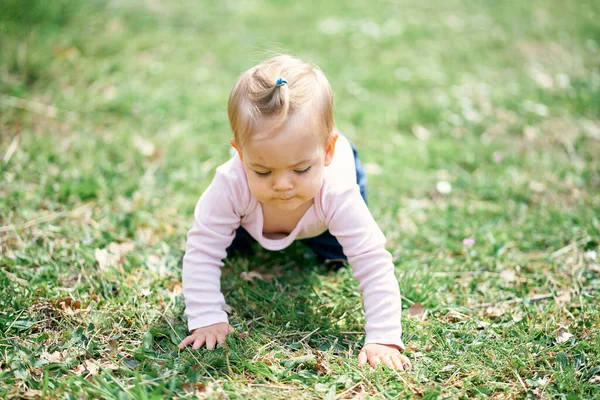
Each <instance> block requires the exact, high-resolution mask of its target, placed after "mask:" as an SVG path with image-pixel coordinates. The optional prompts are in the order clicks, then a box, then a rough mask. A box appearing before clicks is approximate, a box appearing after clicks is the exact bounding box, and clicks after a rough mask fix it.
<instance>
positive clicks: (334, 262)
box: [301, 231, 348, 269]
mask: <svg viewBox="0 0 600 400" xmlns="http://www.w3.org/2000/svg"><path fill="white" fill-rule="evenodd" d="M301 242H302V243H304V244H305V245H307V246H308V247H310V249H311V250H312V251H313V252H314V253H315V254H316V255H317V259H318V260H319V262H324V263H326V264H327V265H328V266H330V267H331V268H332V269H339V268H341V267H342V266H343V265H344V263H345V262H346V261H347V260H348V258H347V257H346V255H345V254H344V251H343V249H342V245H341V244H340V242H338V240H337V239H336V237H335V236H333V235H332V234H331V233H329V231H325V232H323V233H321V234H320V235H319V236H315V237H312V238H308V239H302V240H301Z"/></svg>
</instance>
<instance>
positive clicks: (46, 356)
mask: <svg viewBox="0 0 600 400" xmlns="http://www.w3.org/2000/svg"><path fill="white" fill-rule="evenodd" d="M40 359H42V360H46V361H48V362H55V363H58V362H62V361H64V359H65V358H64V355H63V354H62V353H61V352H60V351H55V352H53V353H52V354H50V353H48V352H47V351H43V352H42V354H40Z"/></svg>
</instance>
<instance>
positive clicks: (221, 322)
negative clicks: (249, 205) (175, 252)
mask: <svg viewBox="0 0 600 400" xmlns="http://www.w3.org/2000/svg"><path fill="white" fill-rule="evenodd" d="M231 186H232V185H231V182H230V179H228V177H227V176H226V175H225V174H222V173H220V172H219V170H217V174H216V176H215V178H214V179H213V181H212V183H211V185H210V186H209V187H208V188H207V189H206V191H205V192H204V193H203V194H202V197H201V198H200V200H199V201H198V204H197V205H196V209H195V211H194V224H193V226H192V229H191V230H190V231H189V232H188V236H187V243H186V252H185V256H184V257H183V270H182V283H183V295H184V298H185V315H186V317H187V319H188V328H189V330H190V332H191V334H190V335H189V336H187V337H186V338H185V339H184V340H183V341H182V342H181V343H180V345H179V347H181V348H183V347H186V346H188V345H190V344H193V348H194V349H197V348H200V347H202V346H203V345H206V347H207V348H208V349H212V348H214V346H215V344H216V343H219V344H221V343H223V341H224V340H225V337H226V336H227V334H228V333H229V332H230V331H231V329H232V328H231V326H230V325H229V323H228V317H227V313H226V312H225V311H224V308H225V298H224V296H223V294H222V293H221V282H220V280H221V267H222V266H223V261H222V260H223V259H224V258H225V257H226V255H227V247H228V246H229V245H230V244H231V242H232V240H233V237H234V235H235V231H236V229H237V228H238V227H239V225H240V216H239V213H238V211H237V209H238V208H239V207H238V205H239V204H238V203H239V202H240V200H239V198H238V197H239V194H238V193H236V191H235V190H233V189H232V187H231Z"/></svg>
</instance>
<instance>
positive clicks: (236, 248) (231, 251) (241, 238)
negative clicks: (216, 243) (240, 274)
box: [227, 226, 256, 257]
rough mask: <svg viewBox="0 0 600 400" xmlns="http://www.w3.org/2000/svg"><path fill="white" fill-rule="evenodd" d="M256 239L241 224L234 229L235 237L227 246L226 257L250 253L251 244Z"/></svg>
mask: <svg viewBox="0 0 600 400" xmlns="http://www.w3.org/2000/svg"><path fill="white" fill-rule="evenodd" d="M254 243H256V240H254V238H253V237H252V236H250V234H249V233H248V231H247V230H245V229H244V228H242V227H241V226H240V227H239V228H237V230H236V231H235V238H234V239H233V242H231V245H229V247H228V248H227V257H233V256H235V255H250V254H252V245H253V244H254Z"/></svg>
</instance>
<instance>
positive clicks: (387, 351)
mask: <svg viewBox="0 0 600 400" xmlns="http://www.w3.org/2000/svg"><path fill="white" fill-rule="evenodd" d="M367 361H368V362H369V364H371V367H373V368H377V365H379V364H381V363H383V364H385V365H387V366H388V367H390V368H393V369H399V370H401V371H410V369H411V368H412V365H411V363H410V360H409V359H408V357H406V356H405V355H404V354H400V351H399V350H398V348H397V347H396V346H391V345H386V344H377V343H369V344H366V345H365V346H364V347H363V348H362V350H361V351H360V353H359V354H358V365H359V366H361V365H363V364H364V363H365V362H367Z"/></svg>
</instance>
